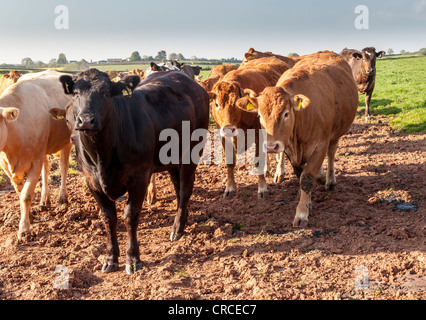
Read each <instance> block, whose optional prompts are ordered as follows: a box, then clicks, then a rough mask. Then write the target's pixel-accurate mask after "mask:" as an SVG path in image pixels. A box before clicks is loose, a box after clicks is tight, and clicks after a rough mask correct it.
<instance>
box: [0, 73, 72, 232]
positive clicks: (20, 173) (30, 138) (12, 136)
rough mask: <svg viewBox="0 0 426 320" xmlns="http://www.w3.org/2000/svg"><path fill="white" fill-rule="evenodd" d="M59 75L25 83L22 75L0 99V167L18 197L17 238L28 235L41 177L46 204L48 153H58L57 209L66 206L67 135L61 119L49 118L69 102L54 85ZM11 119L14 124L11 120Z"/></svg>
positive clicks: (34, 76) (40, 75) (32, 78)
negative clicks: (58, 192)
mask: <svg viewBox="0 0 426 320" xmlns="http://www.w3.org/2000/svg"><path fill="white" fill-rule="evenodd" d="M60 75H62V73H59V72H56V71H51V70H49V71H45V72H41V73H38V74H32V75H31V76H28V77H26V80H25V79H24V80H22V78H23V77H24V76H23V77H21V79H20V80H19V81H18V82H17V83H15V84H14V85H12V86H10V87H9V88H7V89H6V91H5V92H4V93H3V95H2V96H1V97H0V109H2V116H3V118H2V119H1V120H0V137H1V139H0V151H1V152H0V165H1V167H2V168H3V170H4V171H5V172H6V174H7V176H8V177H9V178H10V180H11V183H12V185H13V186H14V188H15V190H16V192H17V193H18V194H19V198H20V206H21V220H20V223H19V230H18V238H21V237H22V236H23V235H24V234H26V233H29V231H30V207H31V202H32V199H33V194H34V189H35V187H36V184H37V182H38V179H39V177H40V174H41V173H42V194H41V201H40V204H41V205H43V206H49V205H50V196H49V186H48V179H49V161H48V157H47V155H48V154H52V153H56V152H58V151H60V157H61V160H60V166H61V189H60V194H59V204H66V203H67V202H68V200H67V199H68V195H67V189H66V175H67V171H68V167H69V155H70V151H71V144H70V135H69V131H68V128H67V126H66V123H65V120H62V121H55V120H53V119H52V117H51V116H50V114H49V110H50V108H52V107H58V106H59V107H61V106H62V107H65V106H66V105H67V104H68V103H69V101H70V98H69V97H68V96H67V95H65V93H64V90H63V88H62V85H61V83H60V82H59V76H60ZM14 110H15V111H16V112H14ZM5 112H6V116H5V115H4V113H5ZM18 114H19V117H16V115H18ZM13 119H15V121H11V120H13Z"/></svg>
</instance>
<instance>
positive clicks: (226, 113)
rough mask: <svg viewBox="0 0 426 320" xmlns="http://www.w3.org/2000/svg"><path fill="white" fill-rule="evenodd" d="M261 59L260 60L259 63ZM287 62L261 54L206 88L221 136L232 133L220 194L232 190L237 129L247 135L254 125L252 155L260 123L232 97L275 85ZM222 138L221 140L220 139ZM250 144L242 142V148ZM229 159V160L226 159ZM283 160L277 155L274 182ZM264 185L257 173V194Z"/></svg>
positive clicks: (280, 175)
mask: <svg viewBox="0 0 426 320" xmlns="http://www.w3.org/2000/svg"><path fill="white" fill-rule="evenodd" d="M259 61H260V62H262V63H259ZM288 69H289V66H288V64H286V63H285V62H283V61H281V60H280V59H277V58H275V57H267V58H261V59H259V60H258V61H256V63H250V62H249V63H247V64H246V66H245V67H244V68H241V69H238V70H234V71H231V72H229V73H227V74H226V75H225V76H224V77H223V79H222V80H220V81H218V82H217V83H216V84H215V86H214V87H213V90H212V91H211V92H209V96H210V98H211V99H212V100H213V101H214V102H215V106H214V107H213V108H212V113H213V117H214V119H215V121H216V123H217V124H218V125H219V127H220V128H221V129H220V133H221V136H222V137H224V138H225V137H233V146H234V150H233V151H234V154H233V161H232V162H231V161H228V160H227V162H228V163H227V167H228V177H227V181H226V188H225V192H224V197H229V196H232V195H234V194H235V191H236V185H235V179H234V167H235V153H236V151H237V146H238V140H237V139H239V138H238V131H239V130H238V129H242V130H243V131H244V134H245V137H247V130H248V129H255V132H256V134H255V137H256V141H255V142H256V156H258V155H259V134H258V133H259V130H260V123H259V119H258V117H257V115H256V114H253V113H251V112H247V111H243V110H240V109H239V108H237V106H236V105H235V103H236V101H237V100H238V99H240V98H241V97H244V96H245V95H246V94H247V92H251V91H252V90H254V91H256V92H261V91H262V90H263V89H264V88H265V87H268V86H272V85H275V83H276V81H277V80H278V79H279V78H280V76H281V75H282V74H283V72H284V71H286V70H288ZM224 140H225V139H223V140H222V141H223V143H224ZM249 147H250V146H248V145H247V142H245V148H246V149H245V150H247V148H249ZM229 162H231V163H229ZM283 166H284V162H283V156H282V155H281V158H280V164H279V166H278V169H277V173H276V176H275V178H274V181H275V182H280V181H282V180H283V179H284V178H283V177H284V168H283ZM268 195H269V193H268V188H267V185H266V181H265V176H264V175H263V174H261V175H259V182H258V198H265V197H268Z"/></svg>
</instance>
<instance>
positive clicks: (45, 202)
mask: <svg viewBox="0 0 426 320" xmlns="http://www.w3.org/2000/svg"><path fill="white" fill-rule="evenodd" d="M49 174H50V163H49V156H48V155H46V156H45V157H44V161H43V170H42V172H41V183H42V186H41V198H40V206H41V207H46V208H49V207H50V188H49Z"/></svg>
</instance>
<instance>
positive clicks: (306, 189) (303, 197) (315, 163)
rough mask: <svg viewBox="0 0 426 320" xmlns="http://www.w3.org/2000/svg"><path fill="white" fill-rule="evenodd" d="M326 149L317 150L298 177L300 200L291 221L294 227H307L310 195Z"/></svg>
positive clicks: (310, 203)
mask: <svg viewBox="0 0 426 320" xmlns="http://www.w3.org/2000/svg"><path fill="white" fill-rule="evenodd" d="M325 154H326V148H321V149H318V151H317V152H315V154H314V155H313V156H312V157H311V158H310V159H309V160H308V163H307V164H306V166H305V168H304V169H303V172H302V174H301V175H300V200H299V204H298V205H297V208H296V215H295V217H294V220H293V226H294V227H301V228H305V227H306V226H307V225H308V217H309V212H310V211H311V209H312V202H311V193H312V189H313V188H314V185H315V180H316V177H317V175H318V171H319V170H320V168H321V165H322V163H323V161H324V158H325Z"/></svg>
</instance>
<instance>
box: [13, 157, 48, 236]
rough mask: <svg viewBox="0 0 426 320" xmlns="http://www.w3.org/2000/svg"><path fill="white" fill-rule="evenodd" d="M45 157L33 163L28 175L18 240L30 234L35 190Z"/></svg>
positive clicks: (24, 186)
mask: <svg viewBox="0 0 426 320" xmlns="http://www.w3.org/2000/svg"><path fill="white" fill-rule="evenodd" d="M43 160H44V156H41V157H40V158H39V159H37V160H35V161H33V163H32V166H31V169H30V171H29V172H28V173H27V179H26V181H25V183H24V185H23V188H22V190H21V193H20V199H19V200H20V206H21V220H20V222H19V229H18V239H21V238H22V237H23V236H24V235H25V234H27V233H29V232H30V210H31V202H32V200H33V195H34V189H35V187H36V185H37V182H38V179H39V178H40V174H41V170H42V167H43Z"/></svg>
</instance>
